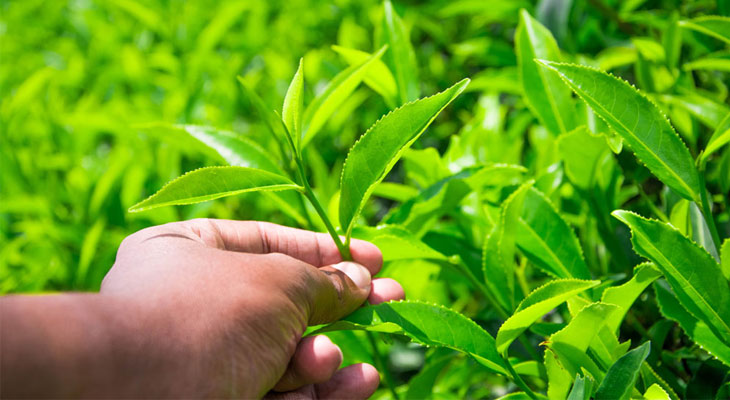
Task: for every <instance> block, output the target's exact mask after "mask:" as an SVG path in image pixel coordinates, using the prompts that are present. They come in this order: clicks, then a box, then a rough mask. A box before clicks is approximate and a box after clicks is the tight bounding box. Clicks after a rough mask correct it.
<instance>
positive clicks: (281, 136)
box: [238, 76, 295, 160]
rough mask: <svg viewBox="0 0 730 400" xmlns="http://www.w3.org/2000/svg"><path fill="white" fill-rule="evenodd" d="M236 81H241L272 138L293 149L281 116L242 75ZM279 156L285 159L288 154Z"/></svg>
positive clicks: (244, 90)
mask: <svg viewBox="0 0 730 400" xmlns="http://www.w3.org/2000/svg"><path fill="white" fill-rule="evenodd" d="M238 82H240V83H241V87H242V88H243V92H244V94H245V95H246V97H247V98H248V99H249V101H250V102H251V105H253V106H254V108H255V109H256V112H257V113H258V114H259V117H260V118H261V119H263V120H264V123H265V124H266V126H267V127H268V128H269V131H270V132H271V134H272V135H273V136H274V139H275V140H278V141H279V142H280V143H281V142H284V141H285V142H287V143H289V147H290V148H291V150H292V151H294V149H295V147H294V139H293V138H292V137H291V134H290V133H289V131H288V130H287V129H286V126H284V122H283V121H282V120H281V118H279V115H277V114H276V111H274V110H273V109H272V108H269V107H268V106H267V105H266V103H264V100H263V99H261V97H259V95H258V94H256V92H255V91H254V90H253V88H251V87H250V86H249V85H248V83H246V81H244V80H243V78H242V77H240V76H239V77H238ZM281 157H282V159H284V160H286V159H287V157H288V156H287V155H286V154H282V155H281Z"/></svg>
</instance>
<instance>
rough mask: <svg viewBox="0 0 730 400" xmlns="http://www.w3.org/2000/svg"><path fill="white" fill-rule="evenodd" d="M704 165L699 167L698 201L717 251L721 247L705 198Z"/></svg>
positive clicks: (707, 200)
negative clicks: (700, 203)
mask: <svg viewBox="0 0 730 400" xmlns="http://www.w3.org/2000/svg"><path fill="white" fill-rule="evenodd" d="M704 167H705V166H704V164H701V165H700V171H699V175H700V201H701V202H702V216H703V217H705V222H706V223H707V226H708V227H709V228H710V233H711V234H712V241H713V242H715V248H716V249H719V248H720V246H721V245H722V241H721V240H720V234H719V233H718V232H717V226H715V219H714V218H713V217H712V209H711V208H710V202H709V199H708V196H707V187H706V186H705V168H704Z"/></svg>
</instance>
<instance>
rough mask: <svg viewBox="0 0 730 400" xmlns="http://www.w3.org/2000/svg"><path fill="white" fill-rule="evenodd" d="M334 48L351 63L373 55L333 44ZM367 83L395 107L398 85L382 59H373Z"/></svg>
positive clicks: (361, 61)
mask: <svg viewBox="0 0 730 400" xmlns="http://www.w3.org/2000/svg"><path fill="white" fill-rule="evenodd" d="M332 50H334V51H336V52H337V53H339V54H340V55H341V56H342V57H343V58H344V59H345V61H347V63H348V64H350V65H356V64H361V63H363V62H364V61H366V60H367V59H368V58H370V57H371V55H370V53H367V52H364V51H360V50H355V49H349V48H347V47H342V46H336V45H335V46H332ZM364 81H365V84H366V85H368V86H370V87H371V88H372V89H373V90H374V91H376V92H377V93H378V94H380V95H381V96H383V99H384V100H385V102H386V103H387V104H388V106H389V107H391V108H394V107H395V104H396V102H397V100H396V98H397V97H398V86H397V85H396V83H395V78H393V73H391V72H390V69H388V66H387V65H385V63H384V62H383V61H381V60H375V61H373V64H372V65H371V66H370V68H368V71H367V73H366V74H365V79H364Z"/></svg>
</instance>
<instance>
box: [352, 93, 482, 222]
mask: <svg viewBox="0 0 730 400" xmlns="http://www.w3.org/2000/svg"><path fill="white" fill-rule="evenodd" d="M468 84H469V79H464V80H462V81H461V82H459V83H457V84H455V85H454V86H452V87H450V88H449V89H446V90H445V91H443V92H441V93H438V94H435V95H433V96H431V97H427V98H424V99H421V100H418V101H414V102H412V103H408V104H406V105H404V106H402V107H400V108H397V109H395V110H393V111H391V112H390V113H388V114H387V115H385V116H384V117H382V118H381V119H380V120H378V121H377V122H376V123H375V124H374V125H373V126H372V127H370V129H368V131H367V132H365V133H364V134H363V135H362V137H360V139H359V140H358V141H357V143H355V145H354V146H352V148H351V149H350V152H349V153H348V155H347V159H346V160H345V165H344V166H343V167H342V178H341V181H340V182H341V184H340V187H341V193H340V209H339V210H340V212H339V214H340V215H339V219H340V224H341V227H342V230H343V232H345V234H346V235H347V236H349V235H350V232H351V231H352V227H353V225H354V223H355V219H356V218H357V216H358V214H359V213H360V211H361V210H362V207H363V206H364V204H365V202H366V201H367V199H368V198H369V197H370V194H371V193H372V191H373V188H374V187H375V185H376V184H378V183H379V182H381V181H382V180H383V179H384V178H385V176H386V175H387V174H388V172H389V171H390V170H391V169H392V168H393V165H395V163H396V162H397V161H398V159H399V158H400V155H401V154H402V153H403V151H404V150H405V149H407V148H408V147H409V146H410V145H411V144H412V143H413V142H414V141H416V139H418V137H419V136H420V135H421V134H422V133H423V132H424V131H425V130H426V128H428V126H429V125H430V124H431V122H433V120H434V119H435V118H436V117H437V116H438V114H439V113H440V112H441V110H443V109H444V108H445V107H446V106H447V105H449V103H451V101H453V100H454V99H455V98H456V97H457V96H458V95H459V94H460V93H461V92H462V91H463V90H464V88H466V86H467V85H468Z"/></svg>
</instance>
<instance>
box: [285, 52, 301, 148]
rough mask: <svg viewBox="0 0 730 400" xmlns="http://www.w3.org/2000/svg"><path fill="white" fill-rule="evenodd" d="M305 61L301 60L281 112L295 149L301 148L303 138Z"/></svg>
mask: <svg viewBox="0 0 730 400" xmlns="http://www.w3.org/2000/svg"><path fill="white" fill-rule="evenodd" d="M303 64H304V60H303V59H299V68H297V72H296V73H295V74H294V77H293V78H292V80H291V83H290V84H289V89H288V90H287V91H286V96H285V97H284V105H283V107H282V110H281V117H282V119H283V121H284V125H285V126H286V127H287V129H288V130H289V134H290V135H291V137H292V139H293V140H294V146H295V148H297V149H298V148H299V141H300V140H301V137H302V108H303V107H304V106H303V102H304V95H303V94H302V91H303V89H304V72H303V71H302V65H303Z"/></svg>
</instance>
